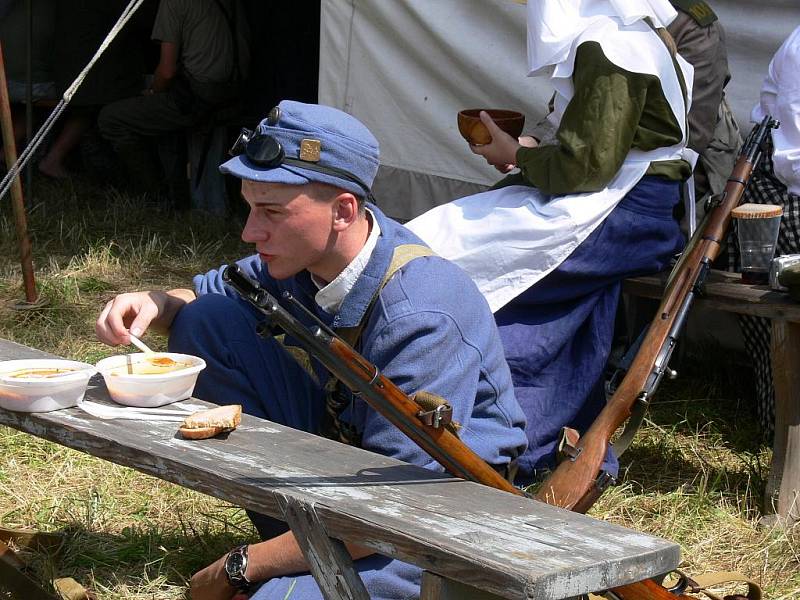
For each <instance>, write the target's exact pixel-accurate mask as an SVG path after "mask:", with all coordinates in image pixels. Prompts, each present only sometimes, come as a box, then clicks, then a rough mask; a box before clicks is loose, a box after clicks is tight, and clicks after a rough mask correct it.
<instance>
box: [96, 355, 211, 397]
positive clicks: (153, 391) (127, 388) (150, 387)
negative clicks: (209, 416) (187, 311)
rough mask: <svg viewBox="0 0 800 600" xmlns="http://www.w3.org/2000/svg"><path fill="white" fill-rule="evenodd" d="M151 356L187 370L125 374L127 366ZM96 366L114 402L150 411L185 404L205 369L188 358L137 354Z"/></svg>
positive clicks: (197, 359)
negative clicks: (183, 364) (177, 364)
mask: <svg viewBox="0 0 800 600" xmlns="http://www.w3.org/2000/svg"><path fill="white" fill-rule="evenodd" d="M154 356H155V357H168V358H171V359H172V360H174V361H177V362H182V363H188V364H189V366H188V367H184V368H182V369H179V370H177V371H170V372H168V373H159V374H145V375H137V374H130V373H126V372H125V371H126V368H127V365H128V364H129V362H130V363H131V364H137V363H140V362H145V361H147V360H148V359H149V358H153V357H154ZM96 366H97V370H98V371H100V373H102V374H103V379H105V382H106V387H107V388H108V393H109V394H110V395H111V398H112V399H113V400H114V401H115V402H117V403H118V404H123V405H125V406H139V407H144V408H152V407H154V406H164V405H165V404H169V403H171V402H177V401H178V400H185V399H186V398H188V397H189V396H191V395H192V391H194V384H195V383H196V382H197V375H198V373H200V371H202V370H203V369H205V368H206V363H205V361H204V360H203V359H202V358H198V357H197V356H191V355H190V354H176V353H172V352H156V353H154V354H145V353H143V352H139V353H135V354H121V355H119V356H110V357H108V358H104V359H103V360H101V361H100V362H98V363H97V365H96Z"/></svg>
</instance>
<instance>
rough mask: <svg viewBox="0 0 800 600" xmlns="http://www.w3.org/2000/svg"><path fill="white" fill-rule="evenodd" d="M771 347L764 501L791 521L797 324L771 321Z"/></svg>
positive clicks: (797, 508)
mask: <svg viewBox="0 0 800 600" xmlns="http://www.w3.org/2000/svg"><path fill="white" fill-rule="evenodd" d="M771 351H772V381H773V385H774V388H775V442H774V445H773V453H772V467H771V468H770V474H769V479H768V480H767V489H766V502H765V504H766V506H767V508H768V509H769V508H772V507H773V506H774V508H775V509H776V511H777V514H778V515H779V516H780V517H781V518H782V519H784V520H785V521H786V523H787V524H791V523H794V522H795V521H799V520H800V369H798V363H797V359H798V357H799V356H800V324H798V323H787V322H785V321H777V320H776V321H772V348H771ZM776 495H777V498H776V497H775V496H776Z"/></svg>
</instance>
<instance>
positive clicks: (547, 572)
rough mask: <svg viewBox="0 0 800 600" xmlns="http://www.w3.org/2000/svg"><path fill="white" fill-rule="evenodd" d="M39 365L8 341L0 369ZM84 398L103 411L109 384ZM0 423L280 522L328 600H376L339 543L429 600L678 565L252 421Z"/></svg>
mask: <svg viewBox="0 0 800 600" xmlns="http://www.w3.org/2000/svg"><path fill="white" fill-rule="evenodd" d="M45 356H49V355H46V354H45V353H43V352H40V351H37V350H33V349H31V348H27V347H25V346H21V345H18V344H14V343H12V342H9V341H6V340H0V360H8V359H14V358H32V357H45ZM87 397H88V398H89V399H91V400H93V401H96V402H108V401H109V400H108V395H107V392H106V389H105V386H104V384H103V381H102V378H99V377H95V378H93V379H92V381H91V382H90V389H89V391H88V393H87ZM185 402H187V403H191V404H196V405H203V404H204V403H202V402H201V401H199V400H195V399H190V400H187V401H185ZM0 424H3V425H7V426H10V427H13V428H15V429H19V430H21V431H26V432H28V433H31V434H33V435H36V436H38V437H41V438H44V439H47V440H51V441H53V442H57V443H59V444H62V445H64V446H68V447H70V448H75V449H78V450H81V451H83V452H87V453H89V454H92V455H94V456H98V457H100V458H104V459H106V460H109V461H112V462H115V463H118V464H121V465H125V466H129V467H133V468H135V469H137V470H139V471H141V472H143V473H147V474H149V475H155V476H156V477H160V478H161V479H164V480H167V481H171V482H173V483H177V484H179V485H182V486H185V487H188V488H190V489H193V490H197V491H201V492H204V493H206V494H209V495H212V496H216V497H218V498H221V499H223V500H225V501H228V502H231V503H233V504H235V505H238V506H242V507H245V508H249V509H253V510H257V511H259V512H262V513H266V514H269V515H272V516H275V517H278V518H280V519H283V520H285V521H286V522H288V523H289V525H290V526H291V528H292V530H293V531H294V532H295V534H296V535H297V537H298V540H299V541H300V543H301V546H302V547H303V551H304V553H305V555H306V557H307V558H308V559H309V563H310V564H311V565H314V568H313V569H312V573H313V575H314V576H315V578H316V580H317V581H318V583H319V585H320V588H321V589H322V590H323V592H324V595H325V597H326V598H354V599H355V598H358V599H364V598H367V597H368V596H367V594H366V591H365V590H364V588H363V584H362V582H361V580H360V579H359V577H358V576H357V574H356V572H355V570H354V569H353V566H352V561H351V560H350V558H349V555H347V554H346V552H345V550H344V545H343V544H342V542H341V541H340V540H344V541H354V542H356V541H357V542H358V543H359V544H363V545H365V546H368V547H370V548H373V549H375V550H376V551H378V552H380V553H381V554H384V555H387V556H391V557H395V558H399V559H401V560H404V561H407V562H410V563H413V564H416V565H419V566H420V567H422V568H423V569H425V571H426V572H425V574H424V576H423V585H422V598H425V599H427V600H437V599H439V600H444V599H450V598H459V599H470V598H472V599H483V600H489V599H495V598H513V599H519V600H522V599H528V600H556V599H558V598H567V597H572V596H576V595H579V594H583V593H586V592H591V591H597V590H603V589H606V588H609V587H615V586H619V585H623V584H626V583H631V582H635V581H640V580H643V579H645V578H648V577H653V576H657V575H659V574H663V573H665V572H667V571H670V570H672V569H673V568H675V567H676V566H677V565H678V562H679V558H680V550H679V547H678V546H677V545H676V544H674V543H672V542H669V541H666V540H663V539H660V538H657V537H653V536H650V535H645V534H642V533H639V532H636V531H632V530H630V529H626V528H624V527H620V526H618V525H614V524H611V523H605V522H603V521H598V520H595V519H592V518H590V517H586V516H584V515H579V514H575V513H571V512H567V511H565V510H562V509H559V508H555V507H552V506H548V505H546V504H543V503H540V502H537V501H535V500H532V499H527V498H523V497H519V496H514V495H512V494H508V493H505V492H500V491H498V490H495V489H491V488H488V487H485V486H482V485H479V484H475V483H471V482H467V481H463V480H459V479H455V478H452V477H449V476H446V475H442V474H438V473H433V472H431V471H428V470H426V469H422V468H420V467H416V466H413V465H409V464H406V463H403V462H401V461H398V460H394V459H390V458H387V457H384V456H381V455H378V454H374V453H371V452H367V451H365V450H361V449H358V448H352V447H349V446H345V445H343V444H339V443H336V442H333V441H330V440H327V439H323V438H320V437H317V436H314V435H310V434H306V433H303V432H299V431H296V430H293V429H290V428H288V427H284V426H281V425H277V424H275V423H271V422H269V421H265V420H262V419H258V418H255V417H251V416H248V415H245V416H244V418H243V419H242V423H241V426H240V427H239V428H238V429H236V430H235V431H234V432H232V433H231V434H230V435H229V436H228V437H227V439H221V438H219V439H209V440H200V441H189V440H183V439H181V438H179V437H178V436H177V435H176V424H175V423H163V422H141V421H127V420H126V421H122V420H110V421H104V420H99V419H96V418H94V417H91V416H89V415H88V414H86V413H84V412H83V411H81V410H80V409H78V408H72V409H66V410H60V411H56V412H51V413H40V414H28V413H17V412H11V411H4V410H2V409H0ZM22 597H25V598H28V597H29V596H22Z"/></svg>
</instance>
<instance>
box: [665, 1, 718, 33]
mask: <svg viewBox="0 0 800 600" xmlns="http://www.w3.org/2000/svg"><path fill="white" fill-rule="evenodd" d="M669 1H670V3H671V4H672V6H674V7H675V8H677V9H678V10H681V11H683V12H685V13H686V14H687V15H689V16H690V17H692V18H693V19H694V20H695V21H697V24H698V25H700V27H708V26H709V25H711V24H712V23H713V22H714V21H716V20H717V14H716V13H715V12H714V11H713V10H711V7H710V6H709V5H708V3H707V2H706V1H705V0H669Z"/></svg>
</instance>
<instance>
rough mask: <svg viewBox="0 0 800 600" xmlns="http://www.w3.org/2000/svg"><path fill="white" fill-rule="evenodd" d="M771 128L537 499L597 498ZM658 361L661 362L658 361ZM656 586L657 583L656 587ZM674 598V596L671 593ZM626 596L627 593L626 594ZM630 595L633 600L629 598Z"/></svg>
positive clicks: (756, 141) (747, 155) (745, 159)
mask: <svg viewBox="0 0 800 600" xmlns="http://www.w3.org/2000/svg"><path fill="white" fill-rule="evenodd" d="M774 126H775V121H774V120H772V118H771V117H765V119H764V121H763V122H762V123H761V125H760V126H759V128H758V129H757V130H756V131H755V132H754V135H753V136H752V137H751V139H750V140H749V141H748V143H747V144H745V147H744V148H743V149H742V152H741V154H740V155H739V158H738V160H737V161H736V165H735V166H734V169H733V172H732V174H731V176H730V177H729V178H728V181H727V183H726V185H725V190H724V191H723V193H722V197H721V200H720V201H719V202H718V203H717V204H716V205H715V206H714V207H713V209H712V210H711V211H710V213H709V214H707V215H706V218H705V219H704V221H703V223H702V225H701V227H700V228H699V229H698V231H697V232H695V234H694V235H693V236H692V239H691V240H690V242H689V244H688V245H687V248H686V250H685V251H684V253H683V255H682V256H681V259H680V260H679V261H678V264H676V265H675V268H674V269H673V272H672V274H671V277H670V280H669V283H668V285H667V288H666V290H665V292H664V298H663V300H662V301H661V304H660V306H659V308H658V313H657V314H656V316H655V318H654V319H653V321H652V323H651V325H650V328H649V330H648V331H647V335H646V336H645V338H644V342H643V343H642V345H641V347H640V349H639V351H638V352H637V354H636V357H635V358H634V360H633V362H632V364H631V366H630V368H629V369H628V372H627V373H626V375H625V377H624V378H623V380H622V382H621V383H620V385H619V387H618V388H617V389H616V390H615V392H614V394H613V395H612V397H611V399H610V400H609V401H608V403H607V404H606V406H605V407H604V408H603V410H602V411H601V412H600V414H599V415H598V417H597V419H596V420H595V421H594V422H593V423H592V425H591V426H590V427H589V429H588V431H586V433H584V434H583V436H582V437H581V438H580V440H579V441H578V444H577V445H576V449H577V455H576V456H574V458H570V459H568V460H564V461H562V462H561V463H560V464H559V465H558V466H557V467H556V469H555V470H554V471H553V472H552V473H551V474H550V476H549V477H548V478H547V480H546V481H545V482H544V483H543V484H542V487H541V488H540V490H539V492H538V493H537V495H536V498H537V499H539V500H542V501H544V502H547V503H548V504H554V505H556V506H561V507H562V508H568V509H571V510H575V511H578V512H585V511H586V510H588V509H589V508H590V507H591V506H592V504H594V502H595V501H596V500H597V498H599V496H600V494H601V493H602V489H599V488H598V486H597V483H596V482H597V477H598V475H599V473H600V469H601V466H602V463H603V459H604V458H605V456H606V449H607V447H608V443H609V441H610V440H611V437H612V436H613V435H614V432H616V431H617V429H619V427H620V426H621V425H622V424H623V423H624V422H625V421H626V420H627V419H628V418H629V417H630V416H631V413H632V410H633V407H634V405H635V403H636V402H638V401H642V402H647V401H648V400H649V396H650V395H652V393H653V392H654V391H655V388H656V386H657V385H658V382H659V380H660V378H661V375H662V374H663V373H664V371H665V370H666V368H667V364H666V362H667V360H668V359H669V356H670V354H671V351H672V346H673V345H674V342H675V338H676V337H677V334H678V331H679V330H680V328H681V326H682V324H683V323H682V321H683V320H684V317H685V316H686V312H687V311H688V308H689V306H690V304H691V301H692V297H693V295H694V292H695V289H696V286H697V285H698V284H700V283H702V279H703V278H704V277H705V272H706V271H707V269H708V268H709V266H710V264H711V263H712V262H713V261H714V259H715V258H716V257H717V255H718V254H719V252H720V247H721V244H722V242H723V240H724V238H725V234H726V232H727V230H728V226H729V225H730V220H731V211H732V210H733V209H734V208H735V207H736V206H737V205H738V204H739V201H740V200H741V197H742V194H743V193H744V190H745V187H746V186H747V182H748V181H749V179H750V175H751V174H752V171H753V168H754V167H755V165H756V163H757V162H758V159H759V158H760V145H761V142H762V141H763V138H764V136H765V134H766V132H768V131H769V129H770V128H771V127H774ZM659 360H661V361H662V362H661V364H659ZM659 587H660V586H659ZM673 597H674V596H673ZM625 598H628V596H625ZM630 598H636V596H631V597H630Z"/></svg>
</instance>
